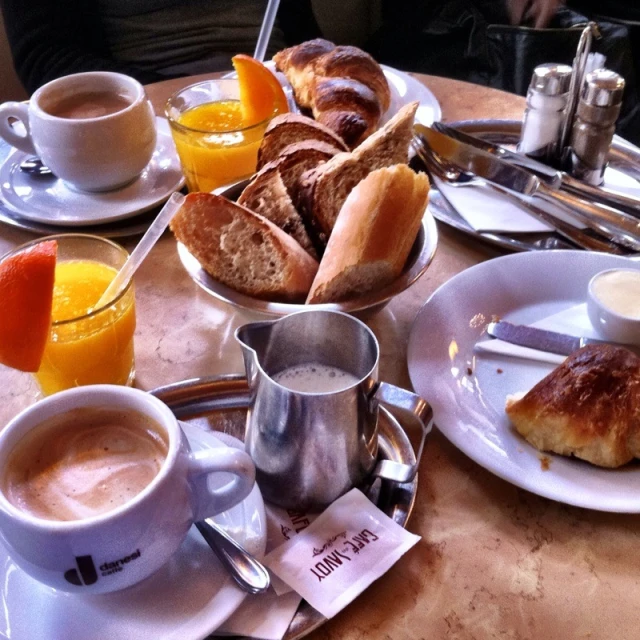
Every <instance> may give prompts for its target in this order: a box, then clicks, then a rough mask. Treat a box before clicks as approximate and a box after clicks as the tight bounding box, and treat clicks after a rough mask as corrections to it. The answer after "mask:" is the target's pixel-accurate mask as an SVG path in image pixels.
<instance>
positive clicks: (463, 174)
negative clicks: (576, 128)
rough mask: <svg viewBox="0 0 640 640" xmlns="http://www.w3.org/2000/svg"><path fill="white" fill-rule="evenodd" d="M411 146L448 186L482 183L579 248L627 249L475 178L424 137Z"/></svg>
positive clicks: (620, 251) (616, 251) (620, 252)
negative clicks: (438, 150) (590, 233)
mask: <svg viewBox="0 0 640 640" xmlns="http://www.w3.org/2000/svg"><path fill="white" fill-rule="evenodd" d="M411 148H412V149H413V151H414V152H415V154H416V155H417V156H418V157H419V158H420V160H421V161H422V162H423V164H424V165H425V167H426V169H427V171H428V173H429V174H430V175H431V176H432V177H435V178H436V179H439V180H441V181H443V182H445V183H446V184H448V185H450V186H453V187H464V186H482V187H483V188H487V189H490V190H492V191H495V192H496V193H500V194H501V195H502V196H503V197H506V198H507V199H508V200H510V201H512V202H513V203H514V204H515V205H517V206H518V207H520V208H522V209H525V210H526V211H527V212H528V213H530V214H531V215H532V216H533V217H535V218H538V219H539V220H542V222H544V223H545V224H548V225H549V226H551V227H552V228H553V229H554V230H555V231H556V232H557V233H558V234H559V235H561V236H562V237H563V238H566V239H567V240H569V241H570V242H572V243H574V244H575V245H576V246H578V247H580V248H582V249H586V250H589V251H602V252H605V253H613V254H616V255H625V254H627V253H629V251H627V250H626V249H623V248H622V247H620V246H619V245H617V244H615V243H613V242H611V241H610V240H609V239H608V238H607V239H606V240H600V239H598V238H593V237H591V236H589V235H587V234H586V233H584V232H583V231H581V230H580V229H578V228H577V227H574V226H573V225H572V224H569V223H568V222H565V221H564V220H561V219H560V218H557V217H556V216H554V215H553V214H551V213H549V212H548V211H545V210H544V209H541V208H540V207H536V206H535V205H533V204H531V203H529V202H526V201H524V200H521V199H520V198H518V197H517V196H514V195H513V194H511V193H509V192H508V191H506V190H505V189H501V188H500V187H498V186H497V185H494V184H491V183H488V182H486V181H485V180H483V179H482V178H479V177H478V176H476V175H473V174H471V173H469V172H467V171H464V170H462V169H460V168H459V167H457V166H455V165H453V164H452V163H450V162H448V161H447V160H445V159H444V158H443V157H442V156H440V155H439V154H438V153H436V152H435V151H434V150H433V149H432V148H431V147H430V146H429V145H428V143H427V142H426V140H424V138H421V137H420V136H418V135H417V134H416V135H414V136H413V139H412V141H411ZM593 230H594V231H596V232H597V233H600V230H599V229H593Z"/></svg>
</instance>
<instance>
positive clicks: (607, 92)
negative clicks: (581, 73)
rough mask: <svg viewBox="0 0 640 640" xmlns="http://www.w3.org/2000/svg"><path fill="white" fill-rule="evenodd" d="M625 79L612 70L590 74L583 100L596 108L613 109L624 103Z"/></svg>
mask: <svg viewBox="0 0 640 640" xmlns="http://www.w3.org/2000/svg"><path fill="white" fill-rule="evenodd" d="M623 91H624V78H623V77H622V76H621V75H620V74H618V73H616V72H615V71H611V70H610V69H596V70H595V71H591V73H588V74H587V76H586V78H585V80H584V85H583V87H582V96H581V100H582V102H584V103H585V104H588V105H592V106H596V107H612V106H614V105H618V104H620V103H621V102H622V93H623Z"/></svg>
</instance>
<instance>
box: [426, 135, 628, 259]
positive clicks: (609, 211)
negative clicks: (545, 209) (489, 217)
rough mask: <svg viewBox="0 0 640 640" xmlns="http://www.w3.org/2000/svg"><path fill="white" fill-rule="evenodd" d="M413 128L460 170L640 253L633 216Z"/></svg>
mask: <svg viewBox="0 0 640 640" xmlns="http://www.w3.org/2000/svg"><path fill="white" fill-rule="evenodd" d="M414 127H415V132H416V135H417V136H418V138H419V139H421V142H422V143H423V144H427V145H428V146H429V147H430V148H431V150H432V151H433V152H434V153H435V154H437V155H439V156H440V157H441V158H444V159H445V160H446V161H448V162H449V163H452V164H453V165H455V166H456V167H457V168H459V169H462V170H464V171H467V172H470V173H472V174H474V175H476V176H479V177H481V178H484V179H485V180H487V181H488V182H492V183H494V184H496V185H498V186H500V187H502V188H504V189H506V190H507V191H511V192H512V193H515V194H516V195H518V196H520V197H526V196H532V197H538V198H540V199H543V200H545V201H547V202H551V203H553V204H555V205H556V206H559V207H560V208H562V210H563V211H565V212H566V213H567V214H568V215H569V216H571V217H572V218H573V219H575V220H578V221H580V222H581V223H583V224H584V225H586V226H587V227H589V228H591V229H594V230H595V231H597V232H599V233H604V234H605V235H607V236H608V237H610V238H611V239H612V240H613V241H615V242H617V243H618V244H622V245H624V246H627V247H630V248H632V249H634V250H636V251H640V221H639V220H637V219H635V218H634V217H633V216H631V215H629V214H627V213H624V212H622V211H619V210H618V209H614V208H612V207H608V206H606V205H602V204H598V203H595V202H589V201H587V200H583V199H581V198H579V197H577V196H575V195H573V194H571V193H567V192H565V191H563V190H561V189H555V190H554V189H552V188H551V187H549V186H548V185H547V184H546V183H545V182H544V181H542V180H541V179H540V178H538V177H537V176H536V175H534V174H533V173H531V172H529V171H527V170H525V169H522V168H521V167H517V166H515V165H512V164H510V163H508V162H505V161H504V160H501V159H500V158H497V157H496V156H493V155H491V154H490V153H487V152H486V151H482V150H481V149H477V148H476V147H473V146H471V145H469V144H466V143H464V142H460V141H459V140H456V139H455V138H451V137H449V136H447V135H444V134H443V133H439V132H438V131H436V130H435V129H433V128H431V127H426V126H424V125H421V124H416V125H414Z"/></svg>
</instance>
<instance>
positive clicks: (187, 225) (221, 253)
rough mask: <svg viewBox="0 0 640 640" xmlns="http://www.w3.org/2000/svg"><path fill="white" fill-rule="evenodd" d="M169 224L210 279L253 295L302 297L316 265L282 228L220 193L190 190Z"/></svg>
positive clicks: (299, 298) (294, 299)
mask: <svg viewBox="0 0 640 640" xmlns="http://www.w3.org/2000/svg"><path fill="white" fill-rule="evenodd" d="M170 227H171V230H172V231H173V233H174V234H175V236H176V238H177V239H178V240H179V241H180V242H182V243H183V244H184V245H185V246H186V247H187V249H188V250H189V251H190V252H191V253H192V254H193V255H194V256H195V258H196V259H197V260H198V262H200V264H201V265H202V268H203V269H204V270H205V271H206V272H207V273H209V274H210V275H211V276H212V277H213V278H215V279H216V280H219V281H220V282H222V283H223V284H226V285H227V286H229V287H232V288H233V289H235V290H236V291H239V292H241V293H244V294H246V295H249V296H254V297H256V298H261V299H265V300H272V301H290V302H295V301H300V300H304V298H305V296H306V294H307V292H308V291H309V287H310V286H311V283H312V281H313V278H314V276H315V274H316V271H317V269H318V263H317V262H316V261H315V260H314V259H313V258H312V257H311V256H310V255H309V254H308V253H307V252H306V251H305V250H304V249H303V248H302V247H301V246H300V245H299V244H298V243H297V242H296V241H295V240H294V239H293V238H291V237H290V236H289V235H287V234H286V233H285V232H284V231H282V230H281V229H279V228H278V227H277V226H275V225H274V224H272V223H271V222H269V221H268V220H267V219H265V218H263V217H262V216H260V215H258V214H256V213H253V212H252V211H250V210H249V209H247V208H245V207H243V206H241V205H239V204H236V203H235V202H231V201H230V200H227V199H226V198H224V197H222V196H217V195H214V194H211V193H190V194H189V195H187V197H186V198H185V201H184V203H183V204H182V206H181V207H180V209H179V210H178V212H177V213H176V214H175V216H174V217H173V220H172V221H171V225H170Z"/></svg>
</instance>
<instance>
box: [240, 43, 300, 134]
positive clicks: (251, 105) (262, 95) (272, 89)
mask: <svg viewBox="0 0 640 640" xmlns="http://www.w3.org/2000/svg"><path fill="white" fill-rule="evenodd" d="M231 60H232V62H233V66H234V68H235V70H236V73H237V74H238V81H239V82H240V104H241V107H242V114H243V119H244V123H245V125H246V126H251V125H253V124H258V123H259V122H262V121H264V120H266V119H267V118H269V117H270V116H274V115H277V114H278V113H285V112H287V111H289V106H288V104H287V97H286V96H285V95H284V91H283V89H282V86H281V85H280V82H278V78H276V76H275V75H274V74H273V73H272V72H271V71H270V70H269V69H268V68H267V67H265V66H264V65H263V64H262V62H259V61H258V60H256V59H255V58H252V57H251V56H247V55H245V54H242V53H240V54H238V55H236V56H233V58H232V59H231Z"/></svg>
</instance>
